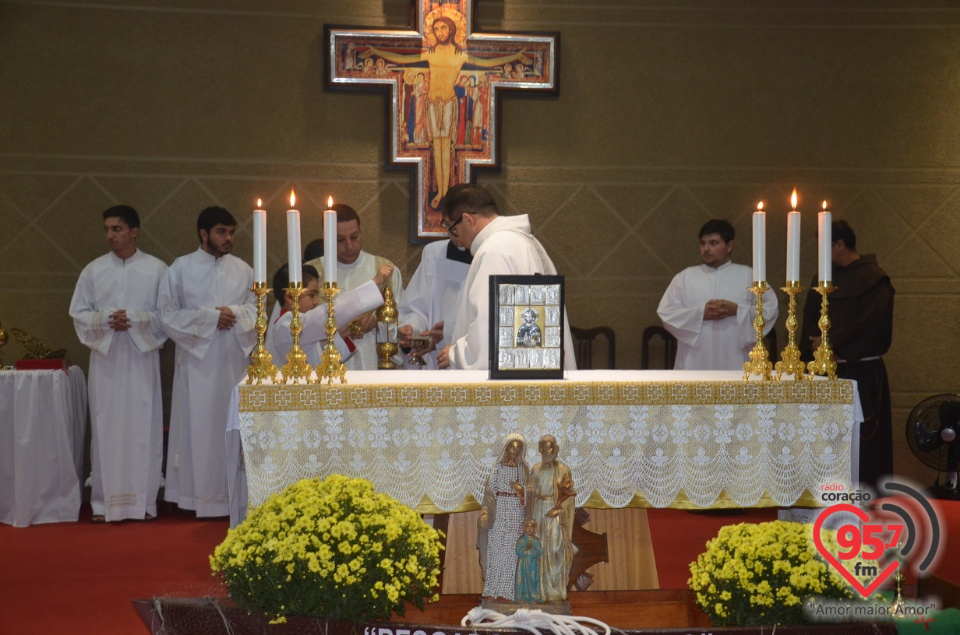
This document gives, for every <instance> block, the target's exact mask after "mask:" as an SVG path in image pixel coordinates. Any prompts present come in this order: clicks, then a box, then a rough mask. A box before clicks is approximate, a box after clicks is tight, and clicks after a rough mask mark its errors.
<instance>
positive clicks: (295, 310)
mask: <svg viewBox="0 0 960 635" xmlns="http://www.w3.org/2000/svg"><path fill="white" fill-rule="evenodd" d="M286 291H287V293H289V294H290V299H291V300H292V306H291V308H290V312H291V313H292V314H293V319H292V320H290V336H291V337H292V338H293V344H292V345H291V346H290V352H289V353H287V363H286V364H284V365H283V368H281V369H280V374H282V375H283V381H284V383H294V384H299V383H300V382H301V381H303V383H307V382H309V381H310V372H311V371H312V370H313V369H312V368H311V367H310V364H308V363H307V354H306V353H304V352H303V349H302V348H301V347H300V331H301V330H303V324H302V323H301V322H300V296H301V295H303V292H304V291H305V289H304V288H303V283H299V282H298V283H296V284H294V283H291V284H290V288H289V289H287V290H286Z"/></svg>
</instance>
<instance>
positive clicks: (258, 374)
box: [247, 282, 277, 386]
mask: <svg viewBox="0 0 960 635" xmlns="http://www.w3.org/2000/svg"><path fill="white" fill-rule="evenodd" d="M253 292H254V293H256V294H257V326H256V328H257V345H256V346H255V347H254V349H253V352H252V353H250V365H249V366H247V383H248V384H252V383H253V381H254V380H256V381H257V385H258V386H259V385H260V384H262V383H263V380H264V379H269V380H271V381H272V380H273V378H274V377H276V376H277V366H276V364H274V363H273V356H272V355H271V354H270V351H268V350H267V347H266V346H264V345H263V336H264V334H265V333H266V332H267V315H266V313H265V309H264V302H263V296H265V295H267V293H269V292H270V289H269V288H268V287H267V283H265V282H254V283H253Z"/></svg>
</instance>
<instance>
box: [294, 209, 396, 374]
mask: <svg viewBox="0 0 960 635" xmlns="http://www.w3.org/2000/svg"><path fill="white" fill-rule="evenodd" d="M332 209H334V210H336V212H337V283H338V284H339V285H340V288H341V289H342V290H343V291H350V290H352V289H356V288H357V287H359V286H360V285H361V284H364V283H365V282H369V281H370V280H372V279H373V278H374V277H375V276H376V275H377V272H378V271H379V270H380V267H382V266H383V265H385V264H391V265H392V263H391V262H390V261H389V260H387V259H386V258H383V257H381V256H374V255H373V254H369V253H367V252H365V251H363V232H362V231H361V230H360V216H359V215H358V214H357V212H356V210H355V209H353V208H352V207H350V206H349V205H343V204H340V203H337V204H336V205H334V206H333V207H332ZM306 264H309V265H312V266H313V267H315V268H316V269H317V271H318V272H319V273H320V277H321V278H323V277H324V275H323V258H317V259H316V260H311V261H310V262H308V263H306ZM390 288H391V289H392V290H393V295H394V299H395V300H396V301H397V302H400V299H401V298H402V297H403V280H402V278H401V276H400V270H399V269H396V268H394V270H393V274H392V275H391V276H390ZM376 328H377V316H376V311H375V310H374V311H368V312H366V313H364V314H363V315H361V316H360V317H358V318H357V319H355V320H353V321H352V322H351V324H350V337H351V338H352V339H353V341H354V343H355V344H356V345H357V353H356V355H354V356H353V357H351V358H350V359H349V360H347V361H346V362H345V364H346V366H347V370H377V362H378V360H377V333H376ZM394 361H395V363H398V364H402V363H403V359H401V358H399V357H398V358H397V359H395V360H394Z"/></svg>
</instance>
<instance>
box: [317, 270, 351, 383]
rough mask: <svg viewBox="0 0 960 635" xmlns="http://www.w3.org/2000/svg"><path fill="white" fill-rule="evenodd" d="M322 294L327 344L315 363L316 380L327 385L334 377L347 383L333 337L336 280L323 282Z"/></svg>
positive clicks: (334, 328)
mask: <svg viewBox="0 0 960 635" xmlns="http://www.w3.org/2000/svg"><path fill="white" fill-rule="evenodd" d="M321 292H322V293H323V295H325V296H326V298H327V324H326V327H325V330H326V332H327V345H326V346H325V347H324V348H323V356H322V357H321V359H320V363H319V364H317V382H319V383H321V384H322V383H323V380H324V379H326V380H327V385H328V386H329V385H332V384H333V379H334V377H336V378H338V379H339V380H340V383H341V384H345V383H347V367H346V366H345V365H344V364H343V363H342V362H341V361H340V351H338V350H337V345H336V342H335V337H336V334H337V319H336V317H335V315H334V309H333V299H334V298H335V297H336V296H337V294H338V293H340V288H339V287H338V286H337V283H336V282H332V283H331V282H325V283H323V289H321Z"/></svg>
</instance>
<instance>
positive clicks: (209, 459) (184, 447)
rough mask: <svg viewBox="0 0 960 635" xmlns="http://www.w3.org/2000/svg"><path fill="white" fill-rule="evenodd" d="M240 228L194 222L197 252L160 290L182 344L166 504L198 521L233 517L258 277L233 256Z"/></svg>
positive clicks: (207, 218) (218, 213) (166, 316)
mask: <svg viewBox="0 0 960 635" xmlns="http://www.w3.org/2000/svg"><path fill="white" fill-rule="evenodd" d="M236 226H237V221H236V219H235V218H234V217H233V215H232V214H231V213H230V212H228V211H227V210H225V209H223V208H222V207H208V208H207V209H205V210H203V211H202V212H201V213H200V216H199V217H198V218H197V234H198V235H199V237H200V248H199V249H197V251H195V252H193V253H192V254H189V255H186V256H181V257H180V258H177V259H176V260H175V261H174V263H173V265H171V267H170V270H169V271H168V272H167V275H166V276H165V277H164V279H163V283H162V284H161V285H160V294H159V297H158V299H157V306H158V309H159V314H160V321H161V323H162V324H163V328H164V329H165V330H166V331H167V334H168V335H169V336H170V338H171V339H172V340H173V341H175V342H176V343H177V354H176V367H175V371H174V376H173V402H172V406H171V413H170V438H169V447H168V449H167V479H166V487H165V490H164V498H165V499H166V500H167V501H170V502H173V503H176V504H177V505H178V506H179V507H181V508H183V509H192V510H196V512H197V516H198V517H201V516H226V515H228V514H229V513H230V509H229V494H228V490H227V451H226V447H225V443H224V435H225V433H226V427H227V415H228V407H229V404H230V392H231V391H232V390H233V388H234V386H236V385H237V384H238V383H239V382H240V380H241V379H242V378H243V377H244V374H245V371H246V368H247V365H248V364H249V355H250V351H251V350H253V346H254V344H256V341H257V333H256V331H255V328H254V327H255V325H256V319H257V302H256V296H255V295H254V294H253V292H252V290H251V289H252V288H253V270H252V269H251V268H250V265H248V264H247V263H245V262H243V261H242V260H240V259H239V258H237V257H235V256H232V255H231V254H230V252H231V251H232V250H233V235H234V233H235V232H236V228H237V227H236Z"/></svg>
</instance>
